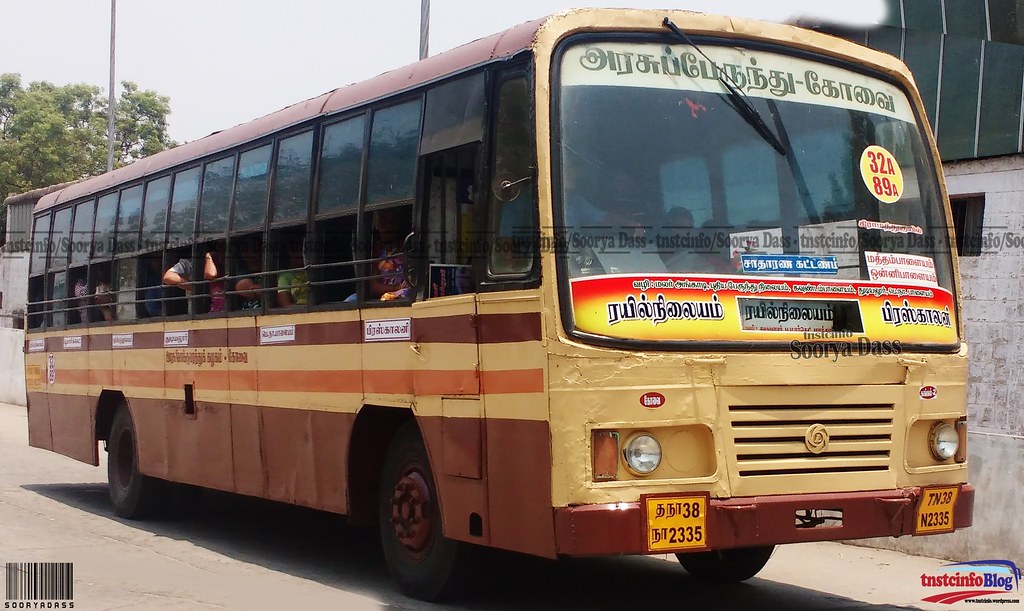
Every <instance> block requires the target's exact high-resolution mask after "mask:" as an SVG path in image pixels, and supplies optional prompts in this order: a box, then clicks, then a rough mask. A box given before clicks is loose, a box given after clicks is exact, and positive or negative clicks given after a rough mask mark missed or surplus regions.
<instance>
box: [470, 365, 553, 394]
mask: <svg viewBox="0 0 1024 611" xmlns="http://www.w3.org/2000/svg"><path fill="white" fill-rule="evenodd" d="M480 391H481V392H483V393H485V394H489V395H503V394H519V393H530V392H544V370H543V369H505V370H492V371H481V372H480Z"/></svg>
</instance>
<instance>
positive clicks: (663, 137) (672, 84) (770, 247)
mask: <svg viewBox="0 0 1024 611" xmlns="http://www.w3.org/2000/svg"><path fill="white" fill-rule="evenodd" d="M720 77H721V78H720ZM556 78H557V79H558V81H559V82H558V86H557V87H556V88H555V90H556V91H557V93H558V98H557V100H556V102H555V103H556V105H557V106H556V107H557V111H556V112H557V113H558V114H557V117H558V125H557V136H556V144H557V145H558V146H557V147H556V150H555V152H556V154H557V155H559V162H560V163H559V166H560V168H561V174H560V185H561V189H560V190H556V192H560V196H561V197H560V205H556V219H557V220H556V222H557V223H561V224H560V228H561V229H562V230H563V231H562V234H561V241H560V244H562V245H563V246H564V248H562V249H561V251H560V253H561V257H562V259H561V261H560V269H561V270H562V272H563V274H564V275H565V276H567V280H568V292H567V296H568V299H567V302H568V303H569V304H571V305H570V308H571V311H570V312H569V313H570V314H571V319H572V325H571V328H572V329H573V330H574V331H575V332H577V333H582V334H588V335H593V336H601V337H604V338H615V339H629V340H656V341H669V342H672V341H676V342H680V341H704V342H706V341H722V342H737V341H747V340H755V341H784V342H789V341H792V340H794V339H807V338H812V339H840V340H846V341H863V340H868V341H874V340H878V341H879V342H892V341H899V342H902V343H908V344H916V345H922V346H924V345H932V346H950V347H951V346H953V345H955V344H956V342H957V331H956V329H957V325H956V312H955V309H956V308H955V301H954V298H953V272H952V269H953V268H952V260H951V255H950V240H949V237H948V233H947V224H946V217H945V214H944V208H943V203H942V198H941V195H940V190H939V185H938V180H937V174H936V171H935V169H934V165H933V161H932V157H931V148H930V143H929V141H928V140H927V139H926V138H925V137H924V135H923V133H922V130H921V127H920V125H919V122H918V120H917V118H916V115H915V113H914V111H913V110H912V106H911V104H910V101H909V100H908V98H907V96H906V94H905V93H904V92H903V91H902V90H901V89H900V88H899V87H897V86H895V85H894V84H892V83H890V82H888V81H885V80H882V79H880V78H877V77H873V76H871V75H869V74H866V73H863V72H859V71H856V70H854V69H852V67H844V66H840V65H836V64H834V63H826V62H820V61H813V60H812V59H808V58H805V57H797V56H793V55H787V54H783V53H780V52H776V51H769V50H764V49H762V48H758V49H750V48H741V47H735V46H720V45H713V44H711V43H708V44H705V45H702V46H701V47H700V49H697V48H695V47H692V46H687V45H676V44H671V45H666V44H664V43H644V42H618V41H616V42H601V41H588V42H582V43H577V44H574V45H571V46H568V47H566V48H565V49H564V50H563V53H562V55H561V60H560V63H559V70H558V75H557V77H556ZM721 79H727V80H729V82H730V83H731V84H732V85H733V87H734V88H735V89H736V90H738V92H739V94H740V95H742V96H743V97H745V98H746V99H747V100H748V101H749V105H750V106H751V107H753V109H754V111H756V113H755V114H757V115H760V119H761V120H763V123H762V125H761V128H760V129H758V127H757V126H756V125H755V123H757V121H756V119H757V117H754V118H751V117H750V116H744V113H743V112H742V109H741V108H739V106H741V105H742V104H741V103H739V102H737V100H736V99H735V98H736V96H730V95H729V91H728V89H727V87H726V86H725V85H723V83H722V81H721ZM749 114H750V113H748V115H749ZM766 131H767V132H768V133H765V132H766Z"/></svg>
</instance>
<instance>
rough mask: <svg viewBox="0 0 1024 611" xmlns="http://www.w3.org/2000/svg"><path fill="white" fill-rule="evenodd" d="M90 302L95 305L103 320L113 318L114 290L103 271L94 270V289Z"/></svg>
mask: <svg viewBox="0 0 1024 611" xmlns="http://www.w3.org/2000/svg"><path fill="white" fill-rule="evenodd" d="M92 302H93V303H94V304H95V305H96V307H97V309H98V310H99V312H100V316H101V317H102V318H103V320H107V321H109V320H114V308H113V305H112V304H113V303H114V291H113V287H111V286H110V280H109V278H108V277H107V273H106V272H105V271H103V270H102V269H101V270H97V271H96V290H95V293H94V294H93V298H92Z"/></svg>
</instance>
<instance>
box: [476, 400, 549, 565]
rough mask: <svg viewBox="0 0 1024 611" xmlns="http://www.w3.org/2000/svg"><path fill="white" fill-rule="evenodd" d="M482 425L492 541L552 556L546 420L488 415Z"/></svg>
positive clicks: (510, 547) (519, 550) (518, 549)
mask: <svg viewBox="0 0 1024 611" xmlns="http://www.w3.org/2000/svg"><path fill="white" fill-rule="evenodd" d="M486 426H487V441H486V447H487V477H488V480H489V482H488V488H489V490H488V495H489V499H488V500H489V507H490V513H491V544H492V545H494V546H495V547H500V548H503V549H508V550H513V551H518V552H524V553H528V554H535V555H538V556H547V557H549V558H554V557H555V525H554V514H553V511H552V509H551V436H550V433H549V429H548V423H547V422H546V421H538V420H511V419H503V418H488V419H487V421H486Z"/></svg>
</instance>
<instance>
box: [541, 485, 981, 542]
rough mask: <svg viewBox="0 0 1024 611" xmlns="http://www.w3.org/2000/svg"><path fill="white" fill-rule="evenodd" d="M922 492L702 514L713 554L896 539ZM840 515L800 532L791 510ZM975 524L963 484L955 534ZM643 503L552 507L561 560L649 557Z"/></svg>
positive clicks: (739, 504) (750, 503) (749, 502)
mask: <svg viewBox="0 0 1024 611" xmlns="http://www.w3.org/2000/svg"><path fill="white" fill-rule="evenodd" d="M920 500H921V488H918V487H912V488H900V489H897V490H880V491H869V492H846V493H837V494H789V495H779V496H757V497H747V498H733V499H711V501H710V510H709V512H708V516H707V532H708V545H709V547H710V548H711V549H727V548H736V547H752V546H759V545H776V544H780V543H803V542H807V541H833V540H838V539H863V538H866V537H899V536H901V535H910V534H913V533H914V520H915V517H916V512H917V507H918V503H919V502H920ZM815 509H817V510H841V511H842V514H843V521H842V525H841V526H836V527H831V528H797V526H796V519H795V516H796V512H798V511H802V510H815ZM973 519H974V486H972V485H970V484H961V485H960V493H959V495H958V496H957V500H956V505H955V506H954V511H953V528H954V529H959V528H966V527H968V526H970V525H971V523H972V521H973ZM645 534H646V531H645V524H644V517H643V512H642V511H641V508H640V503H639V502H636V503H611V504H604V505H581V506H575V507H559V508H556V509H555V541H556V547H557V551H558V553H559V554H563V555H566V556H598V555H615V554H646V553H650V552H649V551H648V549H647V546H646V540H645Z"/></svg>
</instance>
